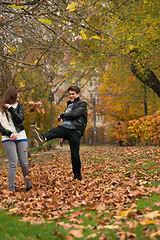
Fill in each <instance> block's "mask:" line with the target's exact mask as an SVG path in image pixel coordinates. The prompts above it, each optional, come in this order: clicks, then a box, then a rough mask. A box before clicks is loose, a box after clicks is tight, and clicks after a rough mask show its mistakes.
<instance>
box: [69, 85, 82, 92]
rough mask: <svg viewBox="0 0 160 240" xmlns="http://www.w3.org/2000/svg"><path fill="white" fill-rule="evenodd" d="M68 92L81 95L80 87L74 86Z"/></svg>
mask: <svg viewBox="0 0 160 240" xmlns="http://www.w3.org/2000/svg"><path fill="white" fill-rule="evenodd" d="M67 91H68V93H69V91H74V92H76V93H80V88H79V87H78V86H75V85H74V86H70V87H69V88H68V90H67Z"/></svg>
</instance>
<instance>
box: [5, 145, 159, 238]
mask: <svg viewBox="0 0 160 240" xmlns="http://www.w3.org/2000/svg"><path fill="white" fill-rule="evenodd" d="M82 148H83V147H82ZM155 152H156V154H155ZM159 153H160V150H159V149H158V148H157V147H156V148H155V147H107V146H103V147H96V148H87V149H84V150H83V151H81V161H82V176H83V179H82V181H75V180H73V174H72V168H71V162H70V161H71V160H70V152H69V151H68V150H64V151H63V149H62V150H61V151H60V150H55V151H53V152H50V153H48V154H47V153H46V154H44V153H43V154H41V155H35V156H34V157H33V158H32V159H30V167H31V172H30V174H31V178H32V184H33V188H32V190H31V191H29V192H26V191H25V185H24V181H23V177H22V173H21V170H20V167H18V169H17V173H16V190H17V191H16V193H11V192H9V191H8V190H7V185H8V179H7V171H8V165H7V164H2V165H1V169H0V179H1V181H0V198H1V203H0V207H1V208H5V209H8V210H9V213H10V214H17V215H21V216H23V220H24V221H30V222H31V223H35V221H36V223H38V222H39V223H42V222H44V219H46V218H47V219H59V218H60V217H62V215H65V214H66V213H67V212H69V211H72V210H71V209H73V208H76V207H81V206H83V207H84V208H85V209H88V210H93V209H94V210H97V212H98V213H99V215H100V214H101V213H102V212H105V213H108V214H109V216H110V218H107V219H105V218H99V222H98V223H99V224H98V225H99V226H98V227H99V228H104V227H105V228H107V229H110V228H111V229H116V228H119V226H118V225H117V224H116V221H118V220H119V219H121V218H127V217H128V216H132V217H133V218H134V217H135V216H138V215H143V219H141V218H140V220H139V221H141V222H142V224H144V225H145V224H148V222H147V221H157V224H159V217H160V212H159V211H154V212H153V211H152V210H151V209H148V210H145V211H143V212H140V211H138V210H137V209H136V201H137V200H138V199H139V198H141V197H145V198H147V197H148V196H151V195H153V194H155V193H157V194H158V193H160V188H159V186H158V185H157V186H156V187H155V186H154V183H155V182H158V181H159V180H160V177H159V176H160V174H159V173H160V172H159V170H158V167H159V163H160V157H159ZM128 204H130V206H131V207H130V208H129V207H128ZM155 204H157V206H159V205H160V204H159V203H155ZM13 206H14V207H13ZM111 210H112V211H111ZM79 214H82V209H81V210H79V211H78V212H76V215H75V216H72V219H74V221H73V222H74V224H75V223H78V224H81V223H80V222H76V220H75V219H76V218H77V216H79ZM145 214H148V216H147V215H146V216H145ZM149 214H150V216H149ZM113 216H114V218H115V220H116V221H115V223H114V224H113V225H110V219H111V217H113ZM144 216H145V217H144ZM77 221H78V220H77ZM155 223H156V222H155ZM59 224H61V225H63V227H66V228H67V226H65V224H64V223H62V222H59ZM82 224H83V223H82ZM126 224H128V226H130V227H131V225H132V227H133V225H135V226H136V225H137V224H138V222H137V221H135V222H134V221H132V222H130V221H128V222H127V223H126ZM69 227H71V226H69ZM120 234H121V238H122V233H121V232H120ZM125 234H126V233H125ZM133 237H134V236H133ZM124 239H125V238H124Z"/></svg>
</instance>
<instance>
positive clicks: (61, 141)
mask: <svg viewBox="0 0 160 240" xmlns="http://www.w3.org/2000/svg"><path fill="white" fill-rule="evenodd" d="M63 142H64V139H63V138H60V140H59V145H60V146H61V147H63Z"/></svg>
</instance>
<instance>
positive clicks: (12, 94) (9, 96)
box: [0, 86, 19, 113]
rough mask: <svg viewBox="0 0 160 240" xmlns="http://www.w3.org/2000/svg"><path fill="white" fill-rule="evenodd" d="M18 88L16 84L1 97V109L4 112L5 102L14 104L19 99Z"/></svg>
mask: <svg viewBox="0 0 160 240" xmlns="http://www.w3.org/2000/svg"><path fill="white" fill-rule="evenodd" d="M18 92H19V91H18V89H17V88H16V87H14V86H11V87H9V88H8V89H7V90H6V91H5V92H4V94H3V96H2V97H1V99H0V109H1V111H2V113H6V108H5V107H4V104H5V103H8V104H14V103H16V101H17V94H18Z"/></svg>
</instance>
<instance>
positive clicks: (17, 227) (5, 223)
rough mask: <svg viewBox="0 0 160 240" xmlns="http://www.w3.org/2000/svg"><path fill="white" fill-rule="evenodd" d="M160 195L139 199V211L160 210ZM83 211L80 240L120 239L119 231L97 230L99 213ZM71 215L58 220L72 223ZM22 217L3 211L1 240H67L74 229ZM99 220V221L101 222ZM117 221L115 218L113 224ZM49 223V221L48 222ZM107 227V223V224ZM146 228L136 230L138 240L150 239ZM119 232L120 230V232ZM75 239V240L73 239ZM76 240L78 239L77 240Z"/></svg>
mask: <svg viewBox="0 0 160 240" xmlns="http://www.w3.org/2000/svg"><path fill="white" fill-rule="evenodd" d="M159 200H160V195H156V194H154V195H153V196H150V197H149V198H148V199H139V200H138V202H137V209H138V210H140V211H142V210H144V209H145V208H148V207H150V208H151V209H152V210H153V211H155V210H160V207H157V206H155V205H154V204H153V203H154V202H159ZM79 209H82V210H83V215H82V216H79V217H77V219H83V221H84V222H83V224H81V225H84V230H83V234H84V237H83V238H78V239H81V240H82V239H84V238H85V237H87V236H89V235H90V234H93V233H97V237H95V238H94V239H95V240H98V239H99V237H100V235H101V234H102V233H103V234H104V235H105V236H106V237H107V239H109V240H116V239H119V238H118V237H116V231H117V230H107V229H101V230H97V229H96V226H97V225H98V222H97V218H96V217H97V215H98V213H97V212H96V211H94V210H92V209H91V210H85V209H83V208H79ZM79 209H75V210H74V211H77V210H79ZM86 213H89V214H90V217H86V216H84V215H85V214H86ZM69 217H70V213H68V214H66V215H65V217H62V218H61V219H58V222H59V221H60V222H64V223H67V222H68V223H70V224H71V222H70V221H69ZM104 217H106V218H107V217H109V216H108V215H107V214H106V213H103V215H102V218H101V219H103V218H104ZM20 219H21V217H19V216H11V215H7V214H6V211H4V210H1V211H0V239H3V240H12V239H13V240H32V239H34V240H38V239H41V240H50V239H57V240H58V239H65V238H66V236H67V235H68V233H69V231H70V230H73V228H72V229H64V228H63V227H59V226H57V221H56V220H54V221H53V220H52V221H51V223H47V222H46V223H44V224H41V225H31V224H30V223H29V222H20V221H19V220H20ZM101 219H99V221H101ZM114 221H115V219H114V218H113V222H114ZM125 221H126V220H122V221H121V224H122V225H123V223H125ZM48 222H49V221H48ZM106 225H107V223H106ZM147 227H148V229H149V231H150V232H151V231H153V230H154V229H156V227H155V225H153V224H150V225H148V226H147ZM145 228H146V226H143V225H140V224H139V225H138V226H137V227H136V228H135V229H134V231H133V232H134V233H136V235H137V238H136V240H147V239H150V238H147V237H146V236H145V235H144V229H145ZM74 230H75V229H74ZM118 231H119V230H118ZM124 231H126V232H131V231H132V230H131V229H128V228H125V229H124ZM73 239H74V238H73ZM75 239H76V238H75ZM158 239H160V237H157V238H156V240H158Z"/></svg>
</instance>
